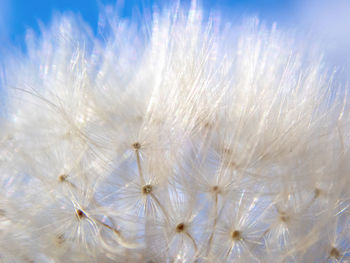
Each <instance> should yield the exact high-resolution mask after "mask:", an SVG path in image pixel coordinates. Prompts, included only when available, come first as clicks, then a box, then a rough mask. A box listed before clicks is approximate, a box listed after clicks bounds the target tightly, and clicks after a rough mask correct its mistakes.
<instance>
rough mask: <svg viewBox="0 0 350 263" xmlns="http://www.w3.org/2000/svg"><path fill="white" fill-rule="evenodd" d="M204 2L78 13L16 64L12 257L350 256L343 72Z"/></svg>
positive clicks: (9, 129)
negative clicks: (136, 17)
mask: <svg viewBox="0 0 350 263" xmlns="http://www.w3.org/2000/svg"><path fill="white" fill-rule="evenodd" d="M194 3H195V2H194V1H193V5H192V7H191V8H190V9H189V10H186V9H185V8H181V7H180V6H179V5H177V6H175V7H174V8H169V9H164V10H163V11H161V12H157V11H155V12H154V14H153V19H152V21H148V20H147V23H146V24H144V25H141V24H140V23H137V22H135V21H128V20H122V19H116V17H115V15H114V14H113V12H112V11H111V9H108V8H107V9H106V11H105V13H104V15H103V16H101V23H100V26H101V28H100V29H99V32H101V34H102V37H101V36H98V37H97V36H94V34H93V33H91V30H90V29H89V28H88V27H87V26H86V25H85V24H84V22H82V21H81V20H79V19H78V18H76V17H75V16H74V15H65V16H61V17H60V16H57V17H56V19H55V20H54V21H53V23H52V25H51V26H50V27H48V28H42V33H41V36H40V37H38V36H34V35H33V34H28V52H27V54H26V55H22V56H19V55H12V56H10V59H8V61H7V63H6V67H5V68H4V72H5V73H4V77H3V83H2V86H3V87H4V94H3V96H5V98H6V100H5V101H6V104H5V105H4V106H3V112H6V114H4V115H3V116H2V117H3V118H2V120H1V128H2V129H1V141H0V145H1V147H0V172H1V175H0V262H6V263H7V262H35V263H37V262H48V263H49V262H50V263H54V262H348V261H350V224H349V222H350V209H349V206H350V201H349V200H350V188H349V183H350V181H349V180H350V177H349V176H348V173H349V172H350V162H349V158H350V155H349V150H350V142H349V140H348V138H350V137H349V135H350V129H349V125H348V123H349V114H348V104H347V100H346V98H347V86H346V85H343V84H339V82H337V81H336V75H335V74H333V73H332V72H331V71H330V70H329V69H327V67H326V62H324V61H323V58H322V55H321V52H319V50H316V51H315V50H312V48H311V47H309V46H308V45H303V43H300V42H298V41H296V40H295V38H294V37H293V35H292V34H290V33H288V32H282V31H280V30H278V29H277V28H276V26H275V25H274V26H273V27H272V28H267V27H266V26H264V25H262V24H261V23H260V22H259V21H258V20H257V19H256V18H252V19H248V20H247V21H246V22H244V23H243V24H242V25H240V26H235V27H234V26H232V25H229V24H225V23H224V22H223V21H221V22H219V21H220V19H219V18H220V17H218V16H215V15H212V16H209V17H208V18H205V16H204V14H203V13H202V11H201V9H200V8H199V7H196V6H195V4H194Z"/></svg>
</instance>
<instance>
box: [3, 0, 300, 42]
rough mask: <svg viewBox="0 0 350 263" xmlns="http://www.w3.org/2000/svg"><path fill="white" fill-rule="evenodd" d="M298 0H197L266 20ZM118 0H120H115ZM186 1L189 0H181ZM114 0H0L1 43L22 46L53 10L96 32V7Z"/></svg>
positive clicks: (147, 2) (150, 0) (139, 1)
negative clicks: (68, 14)
mask: <svg viewBox="0 0 350 263" xmlns="http://www.w3.org/2000/svg"><path fill="white" fill-rule="evenodd" d="M297 1H298V0H217V1H214V0H201V3H202V5H203V7H204V8H205V9H207V10H208V9H211V8H215V9H218V10H220V11H221V12H223V13H225V15H226V16H229V17H235V18H236V19H239V16H243V15H247V14H257V15H259V16H260V17H261V18H262V19H264V20H266V21H275V20H276V21H278V22H281V23H283V22H285V21H288V18H290V17H291V14H292V13H293V10H294V7H295V2H297ZM119 2H122V1H119ZM171 2H172V1H171V0H168V1H161V0H124V4H123V5H124V8H123V9H122V10H123V11H122V14H123V15H124V16H126V17H127V16H130V14H131V13H132V10H133V9H137V8H142V6H145V7H146V8H151V7H152V5H153V4H160V5H162V4H166V3H171ZM182 2H185V3H189V0H182ZM115 3H116V0H0V41H1V44H0V45H2V46H5V45H6V46H12V45H15V46H23V40H24V35H25V31H26V29H27V28H32V29H34V30H35V31H38V21H41V22H43V23H44V24H48V23H49V22H50V20H51V18H52V15H53V14H54V13H55V12H67V11H71V12H74V13H79V14H80V15H81V16H82V17H83V19H84V20H85V21H86V22H88V23H89V24H90V26H91V27H92V28H93V30H94V31H95V32H96V28H97V20H98V9H99V6H101V5H105V4H115Z"/></svg>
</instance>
